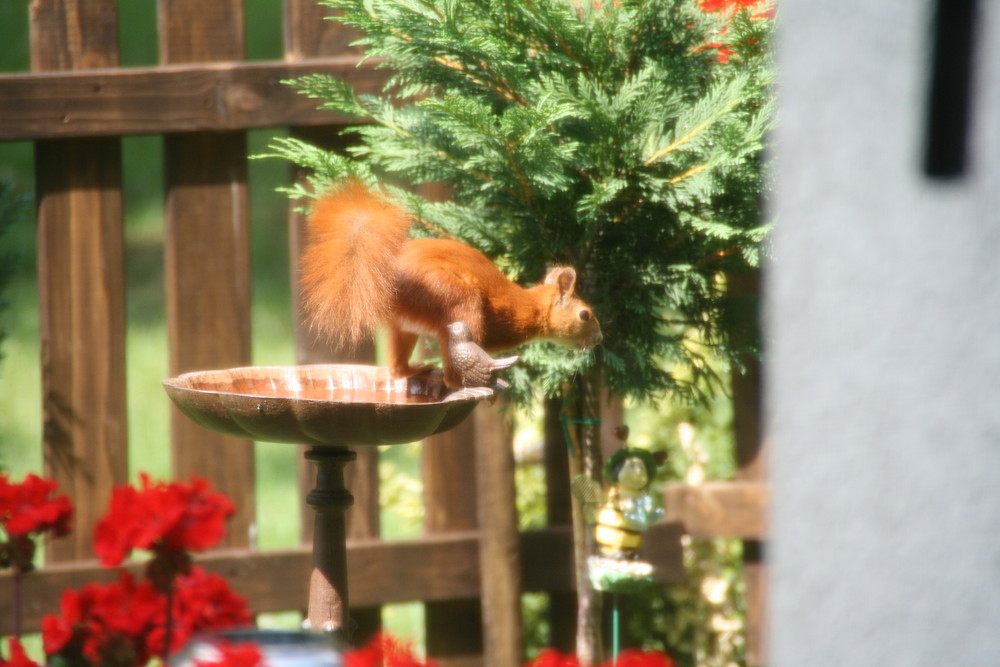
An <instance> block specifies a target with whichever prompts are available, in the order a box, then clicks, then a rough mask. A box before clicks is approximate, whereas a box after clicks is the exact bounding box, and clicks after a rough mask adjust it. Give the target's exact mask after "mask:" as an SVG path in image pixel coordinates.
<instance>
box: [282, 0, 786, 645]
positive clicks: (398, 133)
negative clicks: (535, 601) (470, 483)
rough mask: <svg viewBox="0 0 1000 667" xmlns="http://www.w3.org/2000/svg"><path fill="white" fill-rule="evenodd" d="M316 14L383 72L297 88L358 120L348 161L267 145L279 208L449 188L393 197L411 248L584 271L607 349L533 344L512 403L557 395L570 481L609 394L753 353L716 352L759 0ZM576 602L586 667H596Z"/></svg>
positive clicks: (733, 236) (746, 263)
mask: <svg viewBox="0 0 1000 667" xmlns="http://www.w3.org/2000/svg"><path fill="white" fill-rule="evenodd" d="M323 4H326V5H329V6H330V7H332V8H334V9H335V10H339V11H338V14H337V17H336V20H338V21H342V22H344V23H346V24H348V25H350V26H353V27H355V28H357V29H358V30H359V32H360V33H361V34H362V35H363V36H362V38H361V40H360V42H361V43H362V44H363V45H365V47H366V55H367V57H370V58H378V59H380V62H381V65H380V66H382V67H386V68H389V69H390V71H391V78H390V80H389V83H388V84H387V85H386V87H385V89H384V91H383V94H381V95H375V96H372V95H360V94H357V93H356V92H355V91H354V90H353V89H352V88H351V87H350V86H349V85H348V84H347V83H345V82H343V81H340V80H337V79H334V78H331V77H328V76H324V75H314V76H307V77H305V78H302V79H300V80H298V81H297V82H295V85H297V86H298V87H299V88H300V89H301V91H302V92H303V93H304V94H306V95H309V96H311V97H314V98H317V99H318V100H321V101H322V105H323V106H324V107H326V108H328V109H330V110H332V111H336V112H338V113H340V114H347V115H349V116H352V117H355V118H357V119H358V121H359V123H358V124H357V125H356V126H354V127H352V128H350V129H349V130H348V132H350V133H352V134H354V135H357V138H358V141H357V142H356V143H355V144H353V147H352V148H350V149H348V151H347V154H340V153H335V152H328V151H325V150H321V149H319V148H317V147H315V146H313V145H310V144H308V143H306V142H302V141H299V140H296V139H285V140H280V141H278V142H276V143H275V145H274V147H273V148H274V153H275V154H277V155H280V156H283V157H285V158H288V159H290V160H292V161H294V162H296V163H298V164H300V165H302V166H305V167H307V168H309V169H310V170H311V171H312V173H313V176H312V178H311V183H310V184H309V185H308V186H296V187H294V188H293V189H292V191H291V194H292V195H293V196H296V197H299V196H306V197H308V196H314V194H316V193H318V192H321V191H322V190H324V189H325V188H326V187H327V185H328V183H329V182H330V181H331V180H332V181H339V180H342V179H344V178H347V177H352V178H358V179H361V180H363V181H365V182H367V183H369V184H372V185H374V184H376V183H383V184H385V183H388V182H404V183H406V184H408V185H417V184H421V183H445V184H446V185H447V186H448V188H449V191H450V193H451V199H450V200H449V201H447V202H445V203H441V202H429V201H426V200H424V199H422V198H420V197H419V196H417V195H415V194H413V192H412V190H409V189H397V190H395V194H396V195H397V196H398V197H399V198H400V199H401V200H402V201H404V203H405V204H406V205H407V206H408V207H409V208H410V210H411V211H412V212H413V213H414V215H415V216H416V218H417V219H418V221H419V222H420V223H421V225H419V226H418V229H417V231H416V233H418V234H424V235H441V234H447V235H450V236H452V237H454V238H458V239H460V240H463V241H465V242H467V243H469V244H471V245H473V246H475V247H477V248H479V249H480V250H482V251H483V252H485V253H486V254H487V255H488V256H490V257H491V258H493V260H494V261H495V262H496V263H497V265H498V266H499V267H500V268H501V269H502V270H503V271H504V272H506V273H507V274H508V276H509V277H511V278H512V279H514V280H516V281H519V282H522V283H534V282H537V281H539V280H540V279H541V278H542V277H543V276H544V274H545V271H546V268H547V266H549V265H554V264H564V265H571V266H574V267H575V268H576V269H577V272H578V276H579V277H578V283H577V292H578V293H579V295H580V296H581V298H583V299H584V300H585V301H587V302H588V303H590V304H591V305H592V306H593V308H594V311H595V313H596V314H597V317H598V319H599V320H600V322H601V324H602V328H603V330H604V342H603V343H602V344H601V345H600V346H599V347H598V348H597V349H596V350H594V351H592V352H579V353H574V352H568V351H567V350H565V349H563V348H557V347H555V346H553V345H550V344H545V343H541V344H539V343H533V344H531V345H529V346H527V347H525V348H524V349H523V350H520V351H519V352H520V353H521V354H522V362H523V366H521V367H519V368H520V370H519V373H520V376H515V377H513V378H512V385H513V387H514V389H515V390H518V391H520V392H525V391H530V390H531V389H536V390H540V391H542V392H544V393H545V394H546V395H549V396H554V395H559V394H560V393H561V394H563V395H564V397H565V402H564V405H565V406H566V410H565V414H564V424H566V425H567V433H568V434H569V435H570V439H571V442H572V443H573V447H574V453H575V458H574V457H571V471H572V472H580V473H583V474H589V475H592V476H595V477H597V476H599V475H600V472H599V471H600V467H601V466H600V461H599V448H598V446H597V443H596V428H594V425H595V420H594V417H595V410H596V396H597V395H598V394H599V391H598V388H599V387H598V383H599V382H603V383H605V384H606V385H607V388H608V390H609V391H610V392H611V393H613V394H616V395H618V396H632V397H636V398H640V399H652V398H656V397H662V396H669V397H671V398H673V399H682V400H683V399H691V398H696V397H697V395H698V392H699V388H703V387H705V386H706V382H707V383H709V385H710V384H711V383H712V382H713V381H715V380H717V378H715V377H714V375H713V373H714V371H713V370H712V368H713V366H712V365H710V364H708V363H706V359H707V357H708V356H710V355H716V356H721V357H722V358H726V359H729V360H731V361H733V362H736V361H737V360H738V359H739V358H740V355H742V354H745V353H747V352H748V351H749V352H753V350H747V349H739V348H740V347H746V346H745V345H743V344H742V342H741V343H740V344H739V345H738V344H737V343H736V342H735V341H753V340H754V338H753V337H751V336H743V335H741V336H738V337H736V336H734V337H731V338H730V337H728V336H727V333H728V332H729V331H732V330H733V327H734V326H737V323H734V318H733V313H734V312H735V311H734V309H732V308H730V307H729V304H728V302H727V299H726V289H725V276H726V275H727V274H729V273H733V272H743V271H747V270H752V269H753V267H755V266H756V265H757V263H758V261H759V258H760V254H761V245H762V243H763V242H764V240H765V237H766V232H767V226H766V225H765V224H764V222H763V221H762V219H761V213H760V210H761V207H760V202H761V200H762V197H763V195H764V182H765V180H764V174H763V168H762V151H763V147H764V140H765V136H766V132H767V130H768V128H769V125H770V123H771V122H772V98H771V91H770V86H771V83H772V81H771V76H772V70H771V67H770V62H769V57H768V44H769V35H770V31H771V28H772V26H771V23H772V21H771V20H770V14H771V13H772V12H771V11H770V10H769V3H767V1H766V0H763V1H762V0H615V1H611V0H604V1H603V2H602V1H598V0H475V1H474V2H473V1H469V0H323ZM529 388H531V389H529ZM577 514H579V512H577ZM575 524H576V528H577V531H576V532H577V535H578V537H579V535H580V534H581V533H582V530H581V527H582V519H581V518H579V517H578V516H577V517H575ZM582 549H583V547H582V546H581V545H580V544H578V545H577V557H578V558H577V559H578V577H577V580H578V582H580V581H581V574H582V578H583V579H586V575H585V571H581V570H580V568H581V567H583V566H582V565H580V563H582V562H583V561H584V560H585V559H584V558H583V557H582V556H583V554H582ZM581 588H586V586H585V585H583V586H581ZM587 595H588V591H586V590H582V591H581V593H580V596H581V597H580V602H581V605H580V606H581V621H580V623H579V627H580V630H579V631H578V635H577V649H578V651H579V652H580V658H581V661H582V663H583V664H589V663H592V662H595V661H599V659H600V649H599V648H598V647H597V646H596V639H595V637H596V635H597V634H598V632H597V628H596V627H593V626H594V624H595V623H596V621H595V619H596V618H599V613H598V612H597V610H596V609H595V608H593V607H591V608H585V607H588V606H589V605H591V604H592V603H593V600H592V599H588V598H587ZM588 615H589V621H588V620H587V617H588ZM588 623H589V624H590V626H589V627H587V626H588ZM588 637H589V638H588ZM588 642H591V643H592V644H593V645H591V646H589V647H588V646H586V644H587V643H588Z"/></svg>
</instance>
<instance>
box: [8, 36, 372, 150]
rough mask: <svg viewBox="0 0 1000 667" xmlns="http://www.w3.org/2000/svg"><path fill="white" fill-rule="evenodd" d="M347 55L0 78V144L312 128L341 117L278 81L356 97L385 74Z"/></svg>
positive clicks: (345, 119)
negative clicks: (322, 85)
mask: <svg viewBox="0 0 1000 667" xmlns="http://www.w3.org/2000/svg"><path fill="white" fill-rule="evenodd" d="M358 60H359V59H358V58H357V57H355V56H340V57H335V58H323V59H316V60H307V61H298V62H252V63H241V62H225V63H199V64H194V65H192V64H185V65H167V66H162V67H143V68H126V69H95V70H89V71H81V72H44V73H34V74H13V75H5V76H3V77H0V140H23V139H40V138H54V137H86V136H117V135H129V134H161V133H168V132H193V131H209V130H212V131H214V130H243V129H252V128H261V127H282V126H295V125H302V126H315V125H330V124H336V123H345V122H347V121H348V120H349V119H347V118H345V117H343V116H340V115H338V114H335V113H333V112H332V111H324V110H321V109H318V108H317V105H318V102H317V101H316V100H312V99H309V98H307V97H306V96H304V95H301V94H299V93H298V92H296V90H295V89H294V88H293V87H292V86H289V85H285V84H283V83H281V82H282V81H285V80H288V79H294V78H297V77H300V76H305V75H307V74H313V73H322V74H329V75H331V76H336V77H339V78H343V79H346V80H348V81H350V82H351V83H352V85H354V86H355V87H356V88H357V89H358V90H359V91H361V92H370V93H375V92H378V91H379V90H381V88H382V84H383V83H384V82H385V80H386V78H387V75H386V73H385V72H384V71H377V70H375V66H374V64H373V63H367V64H365V65H363V66H361V67H358Z"/></svg>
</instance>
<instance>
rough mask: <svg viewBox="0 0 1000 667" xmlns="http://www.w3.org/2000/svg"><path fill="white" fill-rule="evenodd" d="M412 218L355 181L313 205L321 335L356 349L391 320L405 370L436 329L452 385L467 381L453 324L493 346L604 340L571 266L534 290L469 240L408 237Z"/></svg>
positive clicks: (402, 372)
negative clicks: (454, 359) (457, 360)
mask: <svg viewBox="0 0 1000 667" xmlns="http://www.w3.org/2000/svg"><path fill="white" fill-rule="evenodd" d="M411 222H412V220H411V217H410V215H409V214H408V213H407V212H406V211H405V210H404V209H403V208H402V207H401V206H399V205H398V204H396V203H394V202H393V201H391V200H390V199H389V198H388V197H386V196H384V195H382V194H379V193H376V192H373V191H371V190H370V189H368V188H367V187H366V186H365V185H363V184H361V183H358V182H353V181H350V182H346V183H342V184H340V185H339V186H336V187H334V188H333V189H331V190H330V191H328V192H326V193H325V194H324V195H323V196H321V197H320V198H319V199H318V200H317V201H316V202H315V203H314V205H313V209H312V213H311V215H310V216H309V220H308V227H307V234H308V240H307V243H306V248H305V250H304V253H303V256H302V264H301V268H302V272H301V285H302V292H303V305H304V307H305V311H306V314H307V316H308V319H309V320H310V322H311V324H312V325H313V326H314V327H315V328H316V329H317V330H318V332H319V333H320V334H321V335H325V336H327V337H329V338H330V339H332V340H333V341H334V342H335V343H336V344H338V345H339V346H345V347H351V346H356V345H357V344H358V343H361V342H363V341H364V340H366V339H370V338H371V337H372V336H373V335H374V332H375V328H376V327H377V326H378V325H380V324H385V325H386V326H387V327H388V331H389V365H390V368H391V371H392V373H393V375H395V376H396V377H406V376H409V375H412V374H414V373H415V372H416V369H414V368H411V366H410V363H409V360H410V355H411V354H412V352H413V348H414V346H415V345H416V342H417V337H418V335H419V334H428V335H431V336H434V337H435V338H437V341H438V345H439V346H440V349H441V355H442V359H443V361H444V375H445V377H444V379H445V384H446V385H448V386H449V387H452V388H455V387H459V386H461V379H460V376H459V374H458V373H457V371H456V369H454V368H452V365H451V360H450V355H449V352H448V325H449V324H451V323H452V322H465V324H466V325H467V326H468V327H469V330H470V331H471V332H472V338H473V340H474V341H475V342H476V343H477V344H478V345H479V346H480V347H482V348H483V349H484V350H486V351H487V352H499V351H502V350H507V349H510V348H514V347H517V346H518V345H520V344H522V343H525V342H528V341H530V340H537V339H546V340H551V341H554V342H556V343H559V344H561V345H563V346H565V347H569V348H574V349H589V348H591V347H593V346H595V345H597V344H598V343H600V342H601V338H602V336H601V326H600V324H599V323H598V321H597V318H596V317H594V313H593V311H592V310H591V308H590V306H588V305H587V304H586V303H584V302H583V301H582V300H580V299H579V298H578V297H577V296H576V295H575V294H574V288H575V286H576V271H574V270H573V269H572V268H571V267H556V268H553V269H551V270H550V271H549V272H548V275H547V276H546V277H545V280H544V282H543V283H542V284H540V285H536V286H535V287H531V288H528V289H525V288H523V287H521V286H520V285H517V284H516V283H514V282H511V281H510V280H508V279H507V278H506V277H505V276H504V275H503V274H502V273H501V272H500V271H499V270H498V269H497V268H496V266H494V264H493V262H491V261H490V259H489V258H488V257H486V255H484V254H483V253H481V252H480V251H478V250H476V249H475V248H473V247H471V246H469V245H466V244H465V243H462V242H460V241H453V240H446V239H409V238H408V237H409V229H410V225H411Z"/></svg>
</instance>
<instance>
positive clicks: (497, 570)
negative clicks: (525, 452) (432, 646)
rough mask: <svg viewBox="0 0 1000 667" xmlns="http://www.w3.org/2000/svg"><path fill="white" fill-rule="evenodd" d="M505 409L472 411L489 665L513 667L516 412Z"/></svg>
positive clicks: (516, 656)
mask: <svg viewBox="0 0 1000 667" xmlns="http://www.w3.org/2000/svg"><path fill="white" fill-rule="evenodd" d="M503 408H504V405H503V404H502V403H498V404H496V405H480V406H479V407H478V408H476V411H475V412H474V413H473V415H472V416H473V419H474V423H475V426H476V477H477V486H478V491H479V502H478V504H479V572H480V580H481V583H480V586H481V589H482V592H483V599H482V615H483V640H484V644H485V660H484V665H485V667H508V666H509V665H520V664H522V662H523V661H524V643H523V640H522V630H521V623H522V621H521V551H520V539H519V535H518V530H517V490H516V488H515V485H514V450H513V447H512V446H511V445H512V437H513V428H512V424H511V416H510V414H509V412H507V411H505V410H504V409H503Z"/></svg>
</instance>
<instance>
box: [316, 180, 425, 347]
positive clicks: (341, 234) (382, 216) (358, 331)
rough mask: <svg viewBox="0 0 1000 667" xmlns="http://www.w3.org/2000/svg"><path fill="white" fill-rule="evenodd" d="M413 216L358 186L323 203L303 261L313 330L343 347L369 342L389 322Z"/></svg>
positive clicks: (329, 196) (333, 194) (344, 186)
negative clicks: (398, 263)
mask: <svg viewBox="0 0 1000 667" xmlns="http://www.w3.org/2000/svg"><path fill="white" fill-rule="evenodd" d="M409 228H410V216H409V215H408V214H407V213H406V211H405V210H403V209H402V207H400V206H399V205H397V204H395V203H393V202H392V201H391V200H389V199H388V198H387V197H384V196H382V195H380V194H377V193H374V192H372V191H371V190H369V189H368V188H367V187H366V186H364V185H362V184H361V183H357V182H348V183H344V184H341V185H339V186H337V187H335V188H334V189H332V190H330V191H329V192H327V193H325V194H324V195H323V196H322V197H320V199H318V200H317V201H316V203H315V205H314V206H313V210H312V213H311V214H310V216H309V222H308V227H307V234H308V236H307V243H306V248H305V251H304V252H303V255H302V264H301V267H302V273H301V285H302V292H303V299H302V303H303V306H304V308H305V311H306V315H307V317H308V319H309V322H310V324H311V325H312V326H313V327H315V328H316V330H317V331H318V332H319V333H320V334H321V335H323V336H326V337H329V338H330V339H332V341H333V342H335V343H336V344H338V345H339V346H343V347H354V346H357V345H358V344H359V343H362V342H364V341H365V340H369V339H370V338H371V337H372V336H373V335H374V332H375V328H376V326H377V325H378V324H380V323H382V322H384V321H386V320H387V319H389V315H390V314H391V312H392V305H393V300H394V298H395V292H396V256H397V255H398V254H399V251H400V248H401V247H402V245H403V243H405V242H406V239H407V236H408V233H409Z"/></svg>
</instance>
